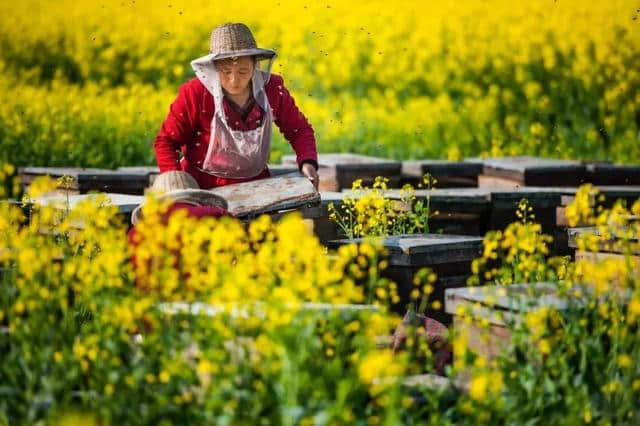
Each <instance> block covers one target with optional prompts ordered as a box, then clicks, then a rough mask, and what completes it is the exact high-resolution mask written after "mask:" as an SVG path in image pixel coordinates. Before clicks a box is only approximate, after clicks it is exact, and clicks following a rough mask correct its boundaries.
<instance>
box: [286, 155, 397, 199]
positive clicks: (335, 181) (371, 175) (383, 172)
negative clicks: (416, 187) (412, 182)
mask: <svg viewBox="0 0 640 426" xmlns="http://www.w3.org/2000/svg"><path fill="white" fill-rule="evenodd" d="M282 164H283V165H292V164H296V157H295V156H293V155H285V156H284V157H282ZM318 167H319V169H318V175H319V176H320V186H319V189H320V191H340V190H342V189H348V188H351V185H352V183H353V182H354V181H355V180H356V179H362V183H363V185H367V186H371V185H372V184H373V182H374V180H375V178H376V177H377V176H384V177H387V178H389V183H388V186H389V187H391V188H397V187H398V186H399V185H400V178H401V175H402V173H401V172H402V170H401V169H402V164H401V163H400V162H398V161H393V160H387V159H384V158H377V157H369V156H365V155H358V154H349V153H333V154H319V155H318Z"/></svg>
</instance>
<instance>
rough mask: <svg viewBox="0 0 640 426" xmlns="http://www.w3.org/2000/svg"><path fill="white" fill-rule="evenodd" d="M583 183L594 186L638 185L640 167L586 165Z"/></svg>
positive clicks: (602, 164)
mask: <svg viewBox="0 0 640 426" xmlns="http://www.w3.org/2000/svg"><path fill="white" fill-rule="evenodd" d="M585 167H586V176H585V181H586V182H591V183H593V184H595V185H640V165H622V164H611V163H587V164H586V165H585Z"/></svg>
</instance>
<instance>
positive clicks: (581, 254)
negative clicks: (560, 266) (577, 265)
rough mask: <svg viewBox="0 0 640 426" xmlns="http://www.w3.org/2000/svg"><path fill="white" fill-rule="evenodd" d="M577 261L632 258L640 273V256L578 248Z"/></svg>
mask: <svg viewBox="0 0 640 426" xmlns="http://www.w3.org/2000/svg"><path fill="white" fill-rule="evenodd" d="M575 259H576V262H577V261H579V260H584V261H589V262H601V261H603V260H606V259H617V260H627V259H628V260H630V261H631V262H632V263H633V265H634V267H635V269H636V271H637V272H638V273H640V256H633V255H630V256H625V255H623V254H619V253H604V252H589V251H581V250H576V256H575Z"/></svg>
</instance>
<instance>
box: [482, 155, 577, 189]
mask: <svg viewBox="0 0 640 426" xmlns="http://www.w3.org/2000/svg"><path fill="white" fill-rule="evenodd" d="M471 161H482V164H483V172H482V174H481V175H480V176H478V187H480V188H487V187H489V188H492V187H506V188H517V187H521V186H578V185H580V184H582V183H583V182H584V181H585V176H586V168H585V166H584V164H582V163H580V162H579V161H569V160H555V159H551V158H540V157H530V156H514V157H498V158H485V159H482V160H478V159H471Z"/></svg>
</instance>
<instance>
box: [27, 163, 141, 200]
mask: <svg viewBox="0 0 640 426" xmlns="http://www.w3.org/2000/svg"><path fill="white" fill-rule="evenodd" d="M19 172H20V178H21V182H22V185H23V187H25V188H26V187H27V186H28V185H29V184H30V183H31V182H32V181H33V180H34V179H35V178H36V177H38V176H47V175H48V176H51V177H53V178H59V177H61V176H70V177H71V178H72V181H71V185H70V190H71V191H76V192H78V193H81V194H84V193H87V192H90V191H100V192H110V193H121V194H134V195H135V194H139V195H142V194H143V193H144V189H145V188H146V187H147V186H148V185H149V174H148V173H147V172H140V171H126V170H108V169H91V168H72V167H71V168H69V167H67V168H65V167H25V168H21V169H20V171H19Z"/></svg>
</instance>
